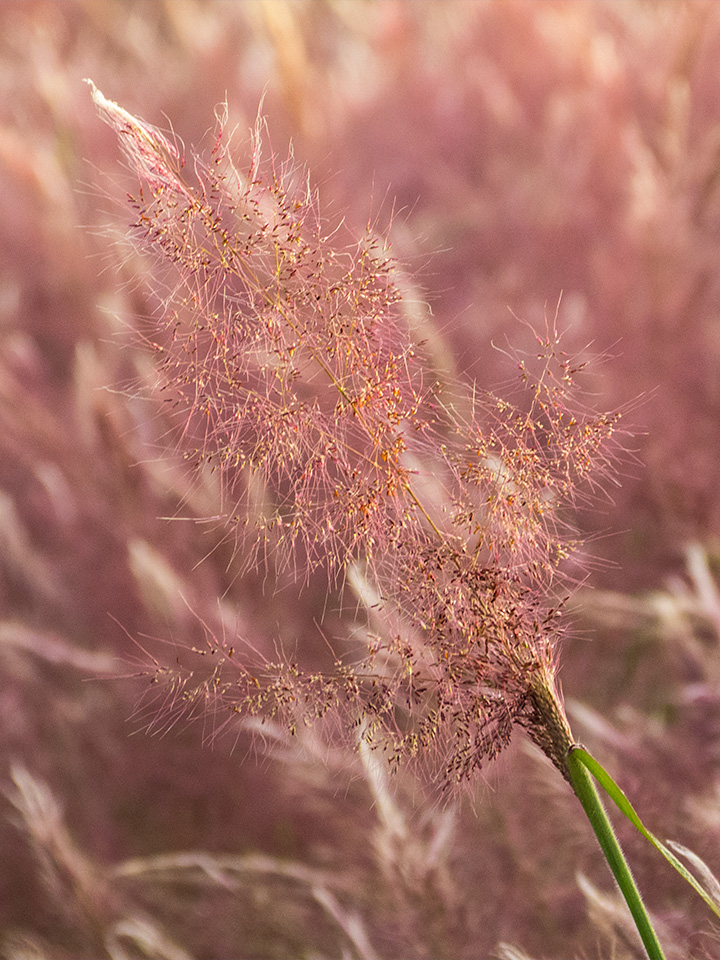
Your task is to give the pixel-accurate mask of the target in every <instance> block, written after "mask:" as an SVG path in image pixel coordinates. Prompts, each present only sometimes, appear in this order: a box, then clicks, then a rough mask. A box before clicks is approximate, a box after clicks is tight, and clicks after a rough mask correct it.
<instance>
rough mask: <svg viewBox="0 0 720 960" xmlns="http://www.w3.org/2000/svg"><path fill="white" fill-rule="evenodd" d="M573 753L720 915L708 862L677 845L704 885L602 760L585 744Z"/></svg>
mask: <svg viewBox="0 0 720 960" xmlns="http://www.w3.org/2000/svg"><path fill="white" fill-rule="evenodd" d="M572 752H573V755H574V756H575V757H576V758H577V759H578V760H579V761H580V762H581V763H582V765H583V766H584V767H585V768H586V769H587V770H588V771H589V772H590V773H591V774H592V776H593V777H594V778H595V779H596V780H597V782H598V783H599V784H600V786H601V787H602V788H603V790H605V792H606V793H607V795H608V796H609V797H610V799H611V800H612V801H613V803H614V804H615V806H616V807H617V808H618V810H620V812H621V813H622V814H624V816H626V817H627V819H628V820H629V821H630V823H632V824H633V826H634V827H635V828H636V829H637V830H638V831H639V832H640V833H641V834H642V835H643V837H645V839H646V840H647V841H648V843H651V844H652V845H653V846H654V847H655V849H656V850H659V851H660V853H661V854H662V855H663V856H664V857H665V859H666V860H667V861H668V863H669V864H671V865H672V866H673V867H674V868H675V869H676V870H677V872H678V873H679V874H680V876H681V877H682V878H683V879H684V880H686V881H687V882H688V883H689V884H690V886H691V887H692V888H693V890H695V892H696V893H698V894H699V895H700V896H701V897H702V898H703V900H704V901H705V903H706V904H707V905H708V906H709V907H710V909H711V910H712V912H713V913H714V914H715V916H717V917H720V897H719V896H718V893H719V892H720V884H719V883H718V881H717V880H716V878H715V877H714V875H713V874H712V873H711V871H710V869H709V868H708V867H707V865H706V864H705V863H703V861H702V860H701V859H700V858H699V857H698V856H696V855H695V854H694V853H691V851H689V850H687V849H686V848H685V847H680V846H679V845H676V844H674V846H675V849H676V850H677V851H678V853H681V854H682V855H683V856H685V857H686V858H687V859H688V860H689V861H690V862H691V863H692V864H693V866H695V868H696V869H697V870H698V872H699V873H700V874H701V875H702V877H703V880H704V882H705V885H703V884H702V883H701V882H700V881H699V880H698V879H697V878H696V877H694V876H693V875H692V874H691V873H690V871H689V870H688V869H687V867H685V866H684V864H682V863H681V862H680V860H678V858H677V857H676V856H675V854H674V853H673V852H672V851H671V850H670V849H669V848H668V847H667V846H666V845H665V844H664V843H663V842H662V841H661V840H658V838H657V837H656V836H655V835H654V834H653V833H651V832H650V831H649V830H648V829H647V827H646V826H645V824H644V823H643V822H642V820H641V819H640V817H639V816H638V815H637V813H636V812H635V808H634V807H633V805H632V804H631V803H630V801H629V800H628V798H627V797H626V796H625V794H624V793H623V791H622V790H621V789H620V787H619V786H618V785H617V784H616V783H615V781H614V780H613V778H612V777H611V776H610V774H609V773H608V772H607V770H606V769H605V768H604V767H603V766H602V765H601V764H600V763H598V761H597V760H596V759H595V758H594V757H592V756H591V755H590V754H589V753H588V752H587V750H585V749H584V748H583V747H573V750H572Z"/></svg>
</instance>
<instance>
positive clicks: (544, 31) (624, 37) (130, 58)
mask: <svg viewBox="0 0 720 960" xmlns="http://www.w3.org/2000/svg"><path fill="white" fill-rule="evenodd" d="M0 28H1V29H0V88H1V89H2V94H3V96H2V98H1V99H0V209H1V210H2V219H1V220H0V365H1V367H2V369H1V371H0V373H1V376H0V545H1V549H0V657H2V671H1V673H0V676H2V680H1V681H0V716H1V718H2V723H1V724H0V730H2V737H1V738H0V744H1V746H0V756H1V757H2V769H1V770H0V780H1V782H2V790H3V794H2V798H0V805H2V816H1V817H0V850H2V856H1V857H0V955H1V956H2V957H4V958H7V960H21V958H23V960H29V958H33V960H94V958H99V957H102V958H110V960H126V958H128V960H129V958H132V960H135V958H140V957H150V958H153V960H188V958H193V960H223V958H232V960H255V958H263V960H265V958H286V957H298V958H321V957H322V958H331V957H348V958H357V960H395V958H398V960H405V958H407V960H415V958H417V960H425V958H427V960H436V958H449V960H450V958H453V960H454V958H458V960H460V958H468V960H471V958H472V960H475V958H485V957H488V958H496V960H498V958H502V960H527V958H543V960H551V958H552V960H566V958H569V957H578V958H580V957H587V958H609V957H612V958H614V960H624V958H635V957H641V956H643V954H642V952H641V948H640V947H639V946H638V945H637V943H636V941H635V939H634V934H633V933H632V930H631V928H630V926H629V922H628V921H627V920H626V918H625V913H624V910H623V908H622V906H621V905H620V902H619V901H618V899H617V895H616V894H615V892H614V891H613V887H612V883H611V880H610V877H609V874H608V873H607V869H606V867H605V866H604V864H603V863H602V862H601V858H600V856H599V853H598V851H597V849H596V844H595V840H594V838H593V836H592V834H591V833H590V830H589V828H588V827H587V824H586V823H585V822H584V820H583V817H582V811H581V810H580V809H579V806H578V804H577V802H576V801H575V799H574V797H573V796H572V794H571V792H570V791H569V790H568V789H567V788H566V785H565V784H564V783H563V782H562V781H561V780H560V779H559V778H557V777H556V776H555V774H554V772H553V771H552V769H551V768H550V766H549V764H548V763H547V762H546V761H545V759H544V758H543V757H542V756H541V755H540V754H539V752H538V751H537V750H536V749H535V748H534V747H532V746H530V745H529V742H528V741H527V739H526V738H523V736H522V735H521V734H519V733H517V734H516V735H515V736H514V738H513V741H512V743H511V745H510V747H509V748H508V750H506V751H505V752H504V753H503V754H502V756H501V757H500V758H499V759H498V760H497V761H495V762H494V763H493V764H490V765H486V766H485V767H484V768H483V770H482V772H481V773H480V774H479V775H477V776H476V777H475V779H474V780H473V782H472V784H471V785H470V786H468V787H467V789H464V790H463V791H461V792H460V793H459V794H458V795H457V796H454V795H452V796H450V797H449V798H448V796H447V795H445V796H444V797H443V799H441V800H438V797H437V793H436V792H433V791H431V790H428V789H426V786H425V780H426V779H427V778H426V777H425V776H424V773H425V772H426V771H423V770H422V769H419V770H418V769H415V768H414V767H413V766H411V765H408V766H402V765H401V767H400V769H399V771H397V772H396V773H394V774H392V775H390V774H388V772H387V770H386V768H385V767H384V766H383V765H382V764H381V763H379V762H378V760H377V757H376V755H375V754H368V752H367V751H363V750H362V749H353V748H352V743H348V742H346V741H343V739H342V738H339V737H337V736H335V731H334V730H333V729H332V727H331V726H330V725H328V724H327V723H323V724H319V725H317V726H314V727H309V728H307V730H304V731H302V733H301V735H299V736H297V737H295V738H294V739H293V738H291V737H289V735H288V734H287V731H286V730H285V729H284V728H282V727H281V726H279V725H278V724H276V723H268V724H265V725H264V726H262V727H259V725H258V724H255V725H254V726H255V727H256V728H257V729H255V731H253V730H252V729H250V727H251V726H253V725H252V724H245V725H243V724H241V723H240V722H239V721H238V723H237V724H236V725H234V726H231V728H230V729H228V730H227V731H226V733H225V735H224V736H222V737H216V736H214V732H215V731H216V729H217V720H216V717H214V716H213V714H212V703H211V704H210V711H209V713H208V711H205V710H202V711H198V717H197V719H196V721H195V722H190V721H191V720H192V717H189V716H188V714H187V712H184V713H183V712H179V711H176V710H175V709H174V708H175V706H176V705H177V700H176V699H175V698H174V693H173V691H172V689H169V690H168V689H167V688H163V687H158V691H159V692H158V693H157V695H156V690H155V688H153V687H151V686H150V685H149V683H148V679H147V676H146V671H147V667H148V659H147V655H146V653H145V652H144V650H152V652H153V653H154V654H155V655H156V656H158V657H160V656H162V657H163V658H164V661H166V662H168V663H170V664H172V663H174V662H175V660H176V658H185V657H187V656H188V654H187V653H186V651H187V650H188V648H189V647H192V646H199V645H201V644H202V643H203V641H204V631H205V626H206V625H207V624H212V625H213V629H216V630H220V631H224V633H223V636H224V637H225V639H227V641H228V642H230V643H232V638H233V636H234V635H235V634H240V633H241V634H242V635H243V636H245V637H249V638H251V639H252V640H253V642H256V643H257V644H258V645H259V646H262V645H263V644H266V645H268V648H272V645H273V644H275V643H282V644H283V646H284V648H285V649H293V650H298V651H300V652H301V653H302V655H303V656H307V657H309V658H310V659H311V660H312V658H313V657H314V656H315V655H316V654H317V653H318V651H321V650H322V649H323V644H324V639H323V638H324V636H325V635H326V634H328V633H332V632H333V631H335V632H337V631H338V630H341V629H345V630H351V629H352V617H350V616H348V614H347V610H348V606H350V607H352V603H350V604H349V605H348V602H347V598H345V599H344V601H343V609H344V611H345V612H344V613H343V615H342V616H341V615H340V614H336V612H335V611H336V610H338V609H339V608H340V604H339V602H338V601H337V598H336V596H335V594H333V593H332V592H330V593H329V592H328V588H327V585H326V583H325V581H324V579H323V578H322V577H321V576H313V577H311V578H310V579H309V581H308V582H307V583H304V586H303V589H300V588H299V586H298V585H296V584H294V583H293V579H292V577H289V576H286V577H285V579H284V580H282V582H281V583H280V584H279V587H280V588H279V589H271V588H270V587H269V585H268V580H267V576H266V574H265V572H264V571H263V569H262V567H259V568H258V567H253V566H250V567H249V569H248V565H247V564H245V565H243V564H242V563H241V562H238V557H237V555H236V551H235V542H234V540H233V539H232V538H228V537H227V536H226V535H225V531H224V530H223V528H222V527H220V528H219V527H218V525H217V524H216V523H213V522H211V518H213V517H216V516H218V515H219V514H221V512H222V504H221V502H220V493H221V491H220V489H219V485H218V483H217V478H216V477H215V476H214V475H213V474H211V473H209V472H207V473H204V474H202V475H201V476H200V478H199V479H198V477H197V476H192V475H191V474H190V473H189V471H188V468H187V464H186V463H185V462H184V461H183V460H182V458H181V456H179V455H172V454H169V453H167V452H166V444H165V439H166V433H167V430H168V423H167V421H166V419H165V415H164V412H163V410H162V408H161V407H158V406H157V405H156V404H154V403H153V401H152V400H151V399H148V397H147V394H146V391H145V390H143V389H140V388H141V386H142V385H143V384H147V383H148V382H150V381H151V380H152V378H153V370H152V364H151V360H150V358H149V355H148V353H147V351H146V350H145V349H143V347H142V345H141V344H140V343H139V342H138V337H137V334H136V333H135V332H133V331H137V330H138V329H139V330H141V331H143V330H145V329H146V321H147V318H148V317H150V316H151V315H153V313H154V312H155V311H156V310H157V306H158V304H157V293H158V285H157V283H156V282H155V283H154V282H153V280H154V278H153V275H152V267H151V264H150V262H149V261H148V260H147V259H146V258H144V257H143V255H142V254H141V253H138V252H137V251H136V250H135V249H133V248H132V247H131V246H130V245H129V244H128V242H127V231H128V227H129V225H130V222H131V211H130V210H129V208H128V207H127V206H126V204H125V195H126V193H127V192H133V191H136V190H137V188H138V184H137V177H136V176H135V175H134V174H133V173H132V172H131V171H130V170H128V169H127V168H126V167H124V166H123V165H122V162H121V159H120V153H119V150H118V146H117V142H116V139H115V137H114V136H113V134H112V132H111V131H110V130H109V129H108V127H106V126H105V125H103V124H102V123H101V122H100V120H99V119H98V117H97V113H96V111H95V108H94V106H93V104H92V101H91V98H90V94H89V90H88V88H87V87H86V86H85V85H84V84H83V79H84V78H85V77H91V78H92V79H93V80H94V82H95V83H96V84H97V86H98V87H99V88H100V89H101V90H102V91H103V93H104V94H105V95H106V96H108V97H110V98H112V99H113V100H116V101H117V102H118V103H120V104H122V106H123V107H125V108H127V109H128V110H131V111H132V112H133V113H135V114H136V115H139V116H141V117H143V118H144V119H145V120H147V121H149V122H151V123H153V124H156V125H157V126H159V127H161V128H163V129H164V130H166V131H168V130H171V131H172V135H174V136H176V137H177V138H178V142H183V143H184V144H185V146H186V149H187V154H188V156H189V155H190V154H191V152H192V148H193V147H196V146H197V147H200V145H201V144H202V143H206V142H207V136H208V132H209V131H212V129H213V126H214V122H215V110H216V108H217V107H218V104H220V103H221V102H222V101H223V100H225V99H227V103H228V108H229V118H230V121H229V126H230V127H232V128H235V127H236V129H237V133H236V135H235V141H234V143H235V145H234V148H233V149H234V150H236V151H237V160H238V166H239V167H241V168H243V169H244V168H246V167H247V164H248V158H247V156H243V155H242V151H243V150H244V149H248V143H249V132H250V130H251V128H252V127H253V125H254V123H255V119H256V116H257V114H258V109H259V105H260V103H261V102H262V112H263V115H264V116H265V118H266V120H267V126H268V132H269V137H270V140H271V142H272V148H273V150H274V152H275V153H276V154H277V155H278V156H280V157H284V156H286V155H287V153H288V149H289V144H290V143H291V142H292V144H293V151H294V158H295V161H296V163H297V167H298V169H299V168H300V167H305V166H306V167H307V168H308V169H309V170H310V176H311V182H312V184H313V186H314V187H316V188H317V189H318V191H319V193H320V196H321V199H322V206H323V209H324V210H325V211H326V212H327V215H328V216H329V217H330V218H331V219H334V220H337V219H339V218H341V217H344V221H345V227H346V229H347V230H348V231H349V232H350V233H355V234H360V233H362V231H363V230H364V228H365V226H366V224H367V223H368V221H371V222H372V223H373V224H375V225H376V227H377V230H378V231H379V232H380V233H383V234H387V236H388V237H389V239H390V242H391V245H392V252H393V254H394V256H395V257H396V259H397V261H398V262H399V264H400V273H399V277H400V278H402V287H403V294H404V301H405V309H406V310H407V311H408V315H409V317H410V318H411V321H412V324H413V327H414V329H415V330H416V331H419V334H418V335H419V336H420V337H422V339H424V341H425V343H426V348H427V349H428V350H429V351H430V352H431V354H432V357H433V362H434V364H435V365H436V367H437V369H438V370H439V371H441V372H442V375H443V376H444V377H446V378H447V380H448V382H455V381H459V380H462V379H465V380H467V381H475V382H476V383H477V384H478V386H479V387H480V388H481V389H498V390H499V391H501V392H502V391H503V390H509V391H512V390H514V389H515V386H516V379H517V377H516V374H517V370H516V369H515V368H514V367H513V364H512V363H509V362H508V359H507V356H506V354H507V353H511V354H512V353H513V351H514V350H521V351H522V350H526V349H527V348H528V331H527V327H526V324H531V325H533V326H535V327H537V328H540V329H543V328H544V318H545V317H546V316H549V317H553V316H554V315H555V314H556V313H557V324H558V327H559V328H560V329H561V330H562V331H563V343H564V345H565V346H566V348H567V349H568V350H569V351H572V352H573V353H577V354H579V355H580V357H581V359H583V358H587V359H590V358H592V357H597V356H601V357H603V358H604V359H603V362H601V363H598V362H593V363H591V364H590V365H589V372H588V374H587V378H586V380H585V381H584V389H585V390H586V391H587V398H588V403H589V404H590V405H591V406H592V407H594V408H598V409H613V410H618V409H619V410H622V411H623V418H622V421H621V423H622V427H623V430H624V431H625V433H624V434H623V443H624V446H625V448H626V452H625V453H624V454H623V455H622V456H621V458H620V461H619V466H618V471H617V477H616V479H617V481H618V483H617V484H615V483H605V484H603V488H602V489H601V490H598V492H597V495H596V496H595V497H593V498H591V500H590V502H589V503H588V504H581V505H580V506H582V508H583V509H581V510H580V511H579V515H578V517H577V518H576V523H577V524H578V526H579V529H580V531H581V533H582V535H583V536H584V537H585V539H586V545H585V546H584V547H583V549H582V550H581V551H580V552H579V553H578V554H576V555H575V559H574V560H573V561H572V564H571V566H570V568H569V570H568V571H567V573H568V576H569V578H570V580H571V581H574V582H575V583H576V585H577V586H576V589H575V590H574V592H573V593H572V596H571V598H570V600H569V601H568V604H567V608H566V616H567V618H568V624H567V630H566V638H565V640H564V642H563V645H562V651H561V671H560V679H561V682H562V686H563V690H564V694H565V698H566V705H567V709H568V714H569V717H570V721H571V723H572V725H573V729H574V731H575V735H576V736H577V737H578V738H579V739H581V740H582V741H583V742H585V743H586V744H587V745H588V747H589V748H590V749H591V750H592V751H593V753H594V754H595V755H596V756H597V757H598V758H599V759H600V760H602V762H603V763H604V764H606V766H607V767H608V769H610V770H611V771H612V773H613V775H615V776H616V777H617V779H618V780H619V782H620V783H621V784H622V786H623V788H624V789H625V790H626V792H627V794H628V795H629V796H630V797H631V799H632V800H633V803H634V804H635V806H636V807H637V809H638V810H639V811H640V812H641V814H642V816H643V819H644V820H645V822H646V823H647V824H648V825H649V826H651V828H652V829H653V830H654V831H655V832H656V833H657V834H658V835H660V836H661V837H669V838H672V839H675V840H677V841H678V842H680V843H683V844H685V845H686V846H687V847H689V848H690V849H692V850H693V851H695V852H696V853H697V854H698V855H699V856H700V857H702V858H703V859H704V860H705V861H706V862H707V864H708V866H709V867H710V868H711V869H712V870H713V871H715V873H717V872H718V871H720V846H719V842H718V841H719V840H720V790H719V788H720V779H719V776H720V774H719V773H718V737H719V736H720V727H719V721H720V688H719V686H718V684H719V683H720V669H719V668H718V664H719V663H720V586H719V584H718V580H719V578H720V547H719V543H720V540H718V535H719V533H720V530H719V526H720V494H719V493H718V482H717V481H718V478H719V477H720V409H719V408H720V326H719V324H720V314H719V313H718V311H719V310H720V306H719V304H720V299H719V297H718V293H719V288H720V270H719V268H718V263H720V258H719V257H718V253H719V252H720V251H719V250H718V245H719V244H718V236H719V234H718V223H719V222H720V219H719V217H720V193H719V184H720V178H719V177H718V172H719V171H720V76H719V75H718V70H717V63H718V61H719V59H720V8H718V6H717V4H715V3H714V2H712V0H687V2H679V0H665V2H647V0H622V2H612V0H588V2H570V0H555V2H549V0H533V2H530V0H505V2H501V0H479V2H476V0H456V2H450V3H443V2H440V0H419V2H416V0H405V2H402V0H397V2H396V0H376V2H372V0H294V2H293V0H266V2H262V0H242V2H234V0H205V2H203V0H164V2H160V0H158V2H153V3H148V2H147V0H145V2H143V0H135V2H132V0H114V2H107V0H95V2H91V0H85V2H83V0H66V2H50V0H47V2H39V0H16V2H12V0H2V2H0ZM155 279H157V278H155ZM240 559H242V558H240ZM148 638H150V639H148ZM153 638H154V639H153ZM160 641H168V642H160ZM148 728H150V729H149V730H148ZM618 832H619V834H620V836H621V838H622V840H623V841H624V844H625V846H626V850H627V853H628V856H629V859H630V862H631V864H632V866H633V869H634V871H635V873H636V876H637V880H638V883H639V885H640V887H641V889H642V890H643V891H644V893H645V896H646V900H647V904H648V907H649V909H650V911H651V912H652V915H653V917H654V919H655V920H656V922H657V928H658V933H659V935H660V937H661V940H662V941H663V944H664V946H665V949H666V952H667V955H668V957H672V958H690V957H692V958H696V960H702V958H705V960H707V958H717V957H720V942H719V939H718V937H719V935H718V930H717V927H716V926H713V921H712V918H711V915H710V914H709V912H708V911H707V909H706V908H705V906H704V905H703V904H702V903H701V902H700V901H699V900H697V899H696V898H695V897H694V895H693V894H692V891H690V890H689V888H686V887H685V886H684V885H683V884H682V882H681V881H680V880H679V879H678V878H677V877H676V876H675V875H674V874H673V873H672V871H670V870H669V869H667V868H666V866H665V865H664V864H663V862H662V861H661V860H660V859H659V858H658V857H657V855H655V854H653V852H652V851H650V850H649V849H645V848H644V847H643V846H642V845H641V841H640V840H639V838H638V837H637V835H633V832H632V828H631V827H630V826H629V825H623V824H621V823H618Z"/></svg>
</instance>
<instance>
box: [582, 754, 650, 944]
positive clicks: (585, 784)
mask: <svg viewBox="0 0 720 960" xmlns="http://www.w3.org/2000/svg"><path fill="white" fill-rule="evenodd" d="M573 753H574V751H573V750H572V749H571V750H570V752H569V754H568V758H567V767H568V771H569V773H570V781H571V783H572V786H573V790H574V791H575V794H576V796H577V798H578V800H579V801H580V803H581V804H582V806H583V810H584V811H585V813H586V815H587V818H588V820H589V821H590V824H591V826H592V828H593V830H594V831H595V836H596V837H597V838H598V842H599V843H600V846H601V847H602V851H603V853H604V854H605V859H606V860H607V862H608V864H609V866H610V869H611V870H612V872H613V876H614V877H615V879H616V880H617V883H618V886H619V887H620V891H621V893H622V895H623V896H624V897H625V902H626V903H627V905H628V907H629V908H630V913H631V914H632V916H633V920H634V921H635V925H636V926H637V929H638V933H639V934H640V937H641V938H642V942H643V943H644V945H645V949H646V950H647V953H648V957H649V958H650V960H665V955H664V953H663V952H662V947H661V946H660V943H659V942H658V939H657V937H656V935H655V931H654V930H653V928H652V924H651V923H650V917H649V916H648V914H647V911H646V909H645V905H644V904H643V902H642V897H641V896H640V891H639V890H638V888H637V886H636V885H635V881H634V880H633V876H632V874H631V873H630V868H629V867H628V865H627V861H626V860H625V855H624V854H623V852H622V848H621V846H620V844H619V843H618V839H617V837H616V836H615V831H614V830H613V828H612V824H611V823H610V820H609V819H608V815H607V813H606V812H605V808H604V806H603V804H602V800H601V799H600V796H599V794H598V792H597V789H596V787H595V784H594V782H593V779H592V777H591V775H590V774H589V773H588V771H587V770H586V768H585V766H584V764H583V763H582V761H581V760H580V759H579V758H578V757H574V756H573Z"/></svg>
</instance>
